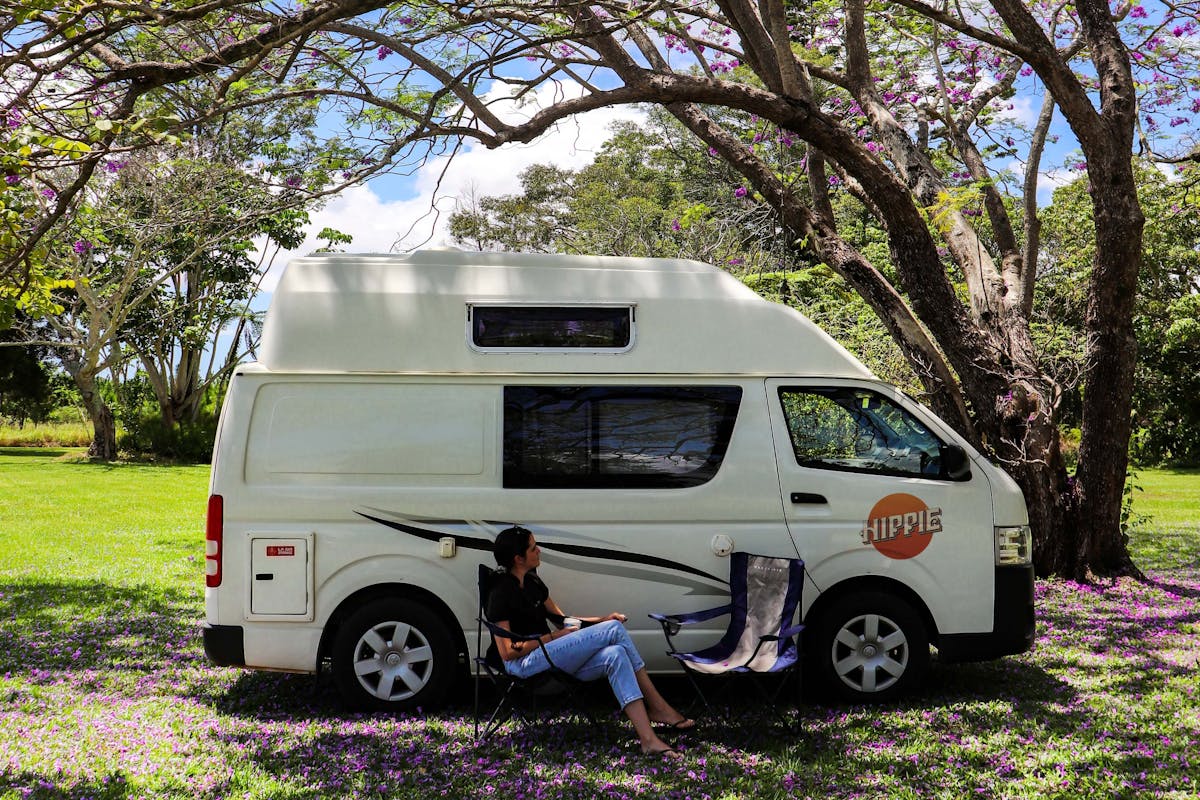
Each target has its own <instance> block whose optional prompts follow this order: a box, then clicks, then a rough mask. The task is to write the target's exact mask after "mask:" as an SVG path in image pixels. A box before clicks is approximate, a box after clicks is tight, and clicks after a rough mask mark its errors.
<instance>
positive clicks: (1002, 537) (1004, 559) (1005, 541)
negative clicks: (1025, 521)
mask: <svg viewBox="0 0 1200 800" xmlns="http://www.w3.org/2000/svg"><path fill="white" fill-rule="evenodd" d="M1031 563H1033V532H1032V531H1031V530H1030V529H1029V526H1028V525H1014V526H1009V527H1003V528H1000V527H998V528H996V566H998V567H1013V566H1024V565H1025V564H1031Z"/></svg>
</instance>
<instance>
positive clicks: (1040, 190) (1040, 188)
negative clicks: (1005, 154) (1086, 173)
mask: <svg viewBox="0 0 1200 800" xmlns="http://www.w3.org/2000/svg"><path fill="white" fill-rule="evenodd" d="M1007 169H1008V171H1009V172H1011V173H1012V174H1013V175H1015V176H1016V177H1017V180H1018V181H1021V180H1022V179H1023V178H1024V176H1025V162H1024V161H1022V160H1020V159H1016V158H1014V159H1013V160H1012V161H1010V162H1008V165H1007ZM1082 174H1083V173H1081V172H1079V171H1078V170H1075V169H1071V168H1070V167H1060V168H1058V169H1046V170H1040V171H1039V172H1038V183H1037V202H1038V205H1039V206H1044V205H1046V204H1048V203H1049V202H1050V196H1051V195H1052V194H1054V190H1055V189H1057V188H1059V187H1060V186H1066V185H1067V184H1068V183H1070V182H1071V181H1073V180H1075V179H1077V178H1079V177H1080V176H1081V175H1082Z"/></svg>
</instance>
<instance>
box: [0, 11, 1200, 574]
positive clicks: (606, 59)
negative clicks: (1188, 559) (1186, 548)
mask: <svg viewBox="0 0 1200 800" xmlns="http://www.w3.org/2000/svg"><path fill="white" fill-rule="evenodd" d="M0 10H2V11H7V12H8V13H9V16H8V18H7V19H8V21H7V22H5V23H3V27H2V28H0V35H2V36H3V41H4V44H5V49H4V50H3V51H2V53H0V72H2V73H3V75H4V81H5V83H6V86H5V88H4V89H3V93H4V95H5V96H6V97H8V98H12V99H11V100H10V101H9V105H10V113H13V112H15V113H17V114H18V115H19V116H20V122H19V126H21V127H22V128H28V130H29V131H31V133H30V135H36V136H49V137H55V136H57V137H61V138H63V139H69V140H72V141H74V140H79V139H81V138H82V140H84V141H85V142H86V144H87V146H88V150H87V151H86V153H82V154H63V153H60V152H56V151H55V149H54V148H53V147H47V146H41V147H39V148H34V150H33V151H32V152H31V153H30V154H29V155H28V156H27V157H25V158H24V160H23V161H22V162H21V163H20V164H19V165H18V166H17V167H16V169H17V170H18V172H17V173H16V174H15V177H16V178H17V180H18V182H19V183H20V184H21V185H22V187H23V189H22V191H25V192H34V193H37V192H40V191H42V188H43V186H47V188H51V189H52V190H53V191H54V192H55V202H54V204H53V206H52V207H46V208H42V209H39V210H36V211H33V212H29V213H28V214H27V215H26V216H25V217H22V218H21V220H22V221H21V222H20V223H19V224H16V225H15V227H14V228H13V230H14V231H16V233H15V234H14V235H13V236H12V237H11V238H10V240H8V244H7V245H6V247H7V249H6V251H5V252H4V253H3V264H4V265H5V269H6V270H7V274H8V275H9V281H10V285H12V284H13V283H14V282H15V283H22V282H25V281H27V280H28V279H29V278H30V277H31V276H33V275H35V274H37V273H36V267H37V264H38V263H39V261H40V259H41V258H42V257H43V254H44V253H45V252H46V250H47V249H48V248H50V247H52V246H54V245H53V242H54V234H53V230H54V228H55V226H56V225H57V224H58V222H59V221H60V220H62V219H63V218H64V217H65V215H66V214H67V213H68V211H69V210H70V209H71V208H72V204H73V203H77V202H78V198H79V196H80V193H81V191H82V190H83V187H84V186H86V185H87V184H88V183H89V181H91V180H93V179H94V178H95V175H96V171H97V167H98V166H99V165H100V164H101V163H102V162H103V161H104V160H105V159H106V158H108V157H109V156H110V153H111V152H112V151H113V150H114V148H131V147H139V146H143V145H145V144H148V143H150V142H152V141H155V140H156V137H157V138H161V137H163V136H170V135H180V136H183V135H186V133H187V131H188V129H189V126H192V125H195V124H199V123H202V122H203V121H205V120H208V119H213V118H215V116H216V115H219V114H221V113H225V112H228V111H231V110H234V111H244V110H247V109H250V108H254V109H256V110H257V112H256V113H258V114H261V115H265V116H269V115H271V114H274V113H277V112H279V111H280V110H281V109H289V108H296V107H301V108H305V109H306V110H308V112H309V113H312V114H315V115H321V116H320V119H321V120H322V123H321V124H319V125H315V126H311V127H308V128H305V129H302V130H297V131H296V137H295V140H294V141H289V142H288V143H287V144H286V145H285V146H281V147H280V148H279V151H278V152H273V153H268V154H266V155H265V156H264V157H265V159H266V161H265V167H264V169H266V171H267V173H268V174H272V175H277V176H279V177H280V178H282V181H283V183H285V184H286V183H294V184H295V185H297V186H306V187H310V188H314V189H315V190H316V191H323V190H325V189H326V188H327V187H329V185H330V182H331V181H337V180H342V179H343V176H344V179H346V180H354V179H356V178H359V177H362V176H364V175H367V174H370V173H372V172H375V171H378V170H381V169H385V168H386V169H405V168H408V167H409V166H410V165H412V164H414V163H419V161H420V160H422V159H424V158H425V157H426V156H428V155H429V154H430V153H432V152H438V151H443V152H445V151H452V150H453V149H454V148H455V147H458V146H460V145H461V143H462V142H463V141H466V140H475V141H477V142H480V143H482V144H484V145H485V146H488V147H498V146H501V145H504V144H506V143H514V142H529V141H532V140H534V139H536V138H537V137H538V136H539V135H540V134H542V133H543V132H545V131H546V130H547V129H548V128H549V127H550V126H552V125H553V124H555V123H556V122H557V121H559V120H562V119H564V118H566V117H568V116H571V115H575V114H578V113H580V112H584V111H587V110H590V109H594V108H600V107H605V106H612V105H617V104H628V103H650V104H655V105H658V106H661V107H662V108H664V109H666V110H667V111H668V112H670V113H671V114H672V115H673V116H674V117H675V118H676V119H678V120H679V121H680V122H681V123H682V124H683V125H684V126H685V127H686V128H687V129H688V130H689V131H691V132H692V134H693V135H694V136H695V137H697V138H698V139H699V140H701V141H702V142H704V144H705V146H706V147H707V148H711V151H712V152H713V153H715V154H716V155H717V156H718V157H719V158H720V159H722V160H723V161H724V162H725V163H726V164H727V165H728V167H729V168H731V169H732V170H734V171H735V172H736V173H737V174H738V175H739V176H740V181H739V183H740V188H742V189H743V190H745V191H746V192H748V193H749V192H754V193H756V195H757V196H760V197H762V198H763V201H764V202H765V204H766V205H767V206H769V207H770V208H771V209H773V210H774V212H775V214H776V217H777V220H778V224H779V227H780V228H782V229H783V230H785V231H787V232H788V233H787V235H788V237H789V239H788V240H789V241H791V242H794V243H796V244H795V248H796V250H797V251H807V252H809V253H810V254H811V255H812V256H814V257H816V258H818V259H820V260H821V261H822V262H824V263H825V264H827V265H829V267H830V268H832V269H833V270H835V271H836V272H837V273H838V274H839V275H840V276H841V277H842V278H843V279H844V280H845V281H846V282H847V284H848V285H850V286H852V287H854V289H855V290H856V291H857V292H858V293H859V294H860V295H861V296H862V297H863V298H864V300H865V302H867V303H868V304H869V305H870V307H871V308H872V309H873V310H874V311H875V312H876V313H877V314H878V315H879V317H880V319H881V320H882V321H883V324H884V325H886V327H887V329H888V331H889V334H890V335H891V336H892V337H893V339H894V340H895V341H896V342H897V345H898V346H899V347H900V349H901V351H902V352H903V353H904V355H905V358H906V359H907V360H908V361H909V362H910V364H911V365H912V366H913V369H914V371H915V373H916V374H917V375H918V376H919V378H920V380H921V382H922V385H923V388H924V390H925V392H926V394H927V397H928V399H929V402H930V403H931V404H932V405H933V406H934V407H935V408H936V409H937V410H938V411H939V413H941V414H942V416H943V417H945V418H946V419H948V420H949V421H950V422H951V423H952V424H954V425H956V426H957V427H958V428H959V429H960V430H961V431H963V433H964V434H965V435H967V436H968V437H969V438H970V439H972V440H973V441H975V442H976V443H977V444H979V445H980V446H983V447H986V448H987V449H988V450H989V451H990V452H991V453H992V455H993V456H994V457H996V458H998V459H1000V460H1001V461H1002V462H1003V463H1005V465H1006V466H1007V467H1008V468H1009V470H1010V471H1011V472H1012V473H1013V474H1014V476H1015V477H1016V478H1017V480H1018V481H1019V482H1020V483H1021V485H1022V488H1023V489H1024V490H1025V493H1026V497H1027V500H1028V502H1029V506H1030V511H1031V517H1032V522H1033V524H1034V526H1035V531H1036V548H1035V549H1036V551H1037V560H1038V564H1039V567H1040V568H1041V569H1042V571H1044V572H1045V571H1057V572H1062V573H1066V574H1071V575H1075V576H1080V577H1082V576H1085V575H1086V573H1087V572H1088V570H1089V569H1094V570H1098V571H1108V572H1112V571H1120V570H1124V569H1129V568H1131V565H1130V563H1129V558H1128V552H1127V549H1126V546H1125V540H1124V538H1123V536H1122V534H1121V532H1120V528H1119V515H1120V499H1121V490H1122V487H1123V486H1124V478H1125V468H1126V458H1125V452H1126V447H1125V444H1126V442H1127V441H1128V438H1129V433H1130V419H1129V417H1130V415H1129V411H1130V403H1131V396H1132V391H1133V388H1132V387H1133V381H1134V363H1135V352H1136V350H1135V345H1136V334H1135V330H1134V324H1133V320H1134V303H1133V298H1134V295H1135V288H1136V279H1137V275H1138V271H1139V268H1140V265H1141V249H1142V225H1143V220H1144V217H1143V214H1142V211H1141V208H1140V206H1139V204H1138V198H1137V192H1136V181H1135V178H1134V173H1133V168H1132V164H1131V156H1132V155H1133V154H1134V152H1135V150H1140V151H1141V152H1142V154H1143V155H1146V156H1156V157H1164V158H1174V159H1189V158H1192V157H1193V151H1192V150H1191V148H1192V147H1193V146H1194V141H1193V138H1192V137H1193V132H1192V131H1191V130H1190V127H1185V126H1190V123H1189V122H1188V120H1189V119H1190V118H1191V116H1190V115H1191V114H1194V113H1195V111H1196V110H1197V109H1196V108H1194V107H1193V105H1194V104H1195V103H1196V102H1197V100H1196V96H1195V91H1196V88H1197V87H1196V82H1197V78H1196V76H1197V72H1196V70H1195V64H1194V59H1195V56H1196V51H1195V48H1194V47H1193V46H1192V44H1191V42H1192V41H1193V40H1194V37H1195V34H1196V30H1197V27H1196V25H1197V23H1196V19H1195V9H1194V8H1192V7H1190V6H1177V5H1172V4H1162V5H1158V6H1153V7H1143V6H1141V5H1136V4H1133V3H1127V2H1121V3H1118V4H1116V5H1115V6H1110V4H1109V3H1108V2H1107V0H1074V2H1070V3H1062V4H1050V3H1024V2H1020V0H991V2H980V3H974V4H968V5H954V6H947V5H943V4H938V5H930V4H927V3H925V2H923V1H922V0H877V1H873V2H870V3H868V2H867V0H816V2H813V3H809V4H805V5H803V6H790V5H787V4H785V3H782V2H779V0H765V2H762V3H749V2H745V1H744V0H716V1H715V2H700V3H695V2H690V0H689V2H687V3H673V2H665V3H654V4H643V3H633V4H629V3H607V2H593V3H577V2H570V3H553V4H543V3H538V2H530V1H529V0H519V1H517V2H486V3H483V4H474V5H467V6H463V5H460V4H445V3H438V2H430V1H429V0H421V2H417V3H413V4H407V5H397V4H391V3H383V2H374V1H373V0H317V1H316V2H312V3H306V4H302V5H299V6H295V7H293V6H278V5H276V4H268V3H257V2H250V3H242V2H238V3H232V2H229V3H226V2H221V0H214V1H213V2H207V3H206V2H194V3H193V2H189V3H182V4H171V5H170V6H169V7H168V6H163V5H154V6H144V5H125V4H120V3H116V4H113V3H104V4H99V3H97V4H92V3H89V2H72V3H68V4H66V5H65V6H63V5H61V4H56V5H55V6H53V7H50V6H49V5H47V4H41V3H37V4H34V6H33V7H32V8H30V7H29V6H28V4H26V3H25V2H24V0H23V2H22V3H20V4H15V3H13V2H12V1H11V0H6V1H4V2H0ZM1035 76H1036V81H1037V82H1038V87H1040V88H1039V91H1040V94H1041V96H1042V97H1043V98H1044V101H1043V105H1042V111H1041V113H1040V115H1039V116H1038V119H1037V120H1036V121H1035V122H1034V123H1032V125H1030V126H1028V127H1025V126H1022V125H1019V124H1017V123H1016V120H1014V118H1013V117H1012V115H1011V114H1009V113H1007V112H1009V111H1010V110H1011V109H1009V108H1008V106H1009V105H1010V104H1012V103H1013V101H1014V99H1015V98H1019V96H1020V95H1019V93H1020V92H1021V91H1023V90H1028V89H1029V88H1031V87H1032V81H1033V80H1034V77H1035ZM181 86H186V87H188V88H187V93H186V94H187V102H180V101H179V99H178V97H177V96H176V94H175V92H176V90H177V89H178V88H179V87H181ZM52 93H53V94H52ZM539 100H540V103H538V102H535V101H539ZM1055 113H1059V114H1061V116H1062V118H1063V119H1064V120H1065V121H1066V124H1067V125H1068V126H1069V127H1070V129H1071V131H1072V133H1073V135H1074V137H1075V138H1076V139H1077V141H1078V143H1079V148H1080V163H1081V164H1085V165H1086V170H1087V173H1088V175H1089V176H1090V177H1091V179H1092V184H1091V185H1092V192H1091V194H1090V199H1091V203H1092V212H1093V214H1092V223H1093V229H1094V234H1095V242H1096V247H1095V250H1094V256H1093V261H1092V264H1091V271H1090V277H1089V283H1088V287H1087V291H1086V293H1085V298H1084V299H1085V305H1086V310H1085V313H1084V321H1083V324H1084V329H1085V332H1086V338H1085V341H1086V347H1087V352H1086V357H1085V359H1084V366H1083V370H1084V375H1083V380H1084V383H1085V385H1086V386H1093V387H1104V389H1103V391H1099V392H1097V391H1093V392H1086V391H1085V394H1084V399H1083V403H1082V438H1081V445H1080V460H1079V470H1078V474H1077V476H1076V478H1077V480H1076V481H1075V482H1074V483H1071V482H1068V481H1067V476H1066V471H1065V469H1064V466H1063V464H1062V461H1061V453H1060V448H1059V443H1058V440H1057V433H1056V431H1057V428H1056V425H1055V421H1056V414H1057V413H1058V407H1059V404H1060V402H1061V400H1062V396H1063V392H1062V390H1061V387H1060V386H1059V385H1058V384H1057V383H1056V381H1055V378H1054V376H1053V375H1050V374H1047V373H1046V372H1045V371H1044V370H1043V369H1042V368H1041V366H1040V365H1041V359H1040V357H1039V353H1038V352H1037V347H1036V341H1035V339H1034V337H1033V334H1032V326H1033V324H1034V320H1033V311H1032V298H1033V288H1034V284H1035V282H1036V278H1037V269H1036V265H1037V259H1036V253H1037V247H1038V239H1039V224H1040V223H1039V220H1038V214H1037V208H1036V181H1037V174H1038V171H1039V170H1040V169H1041V153H1042V150H1043V149H1044V146H1045V143H1046V140H1047V137H1048V135H1049V128H1050V120H1051V118H1052V116H1053V115H1054V114H1055ZM175 117H179V119H180V121H179V122H178V123H175V122H174V119H175ZM334 119H336V123H335V124H330V122H331V121H332V120H334ZM1177 120H1179V122H1177ZM69 132H76V134H75V135H74V137H72V136H71V135H69ZM1168 151H1169V152H1168ZM302 157H310V158H311V159H312V160H311V162H309V164H310V166H309V168H308V169H307V170H305V171H303V172H300V169H299V165H300V161H299V159H301V158H302ZM998 158H1012V159H1017V160H1019V161H1020V162H1022V172H1023V174H1022V175H1020V176H1019V181H1018V182H1017V183H1019V186H1017V185H1014V186H1013V187H1012V191H1011V194H1012V197H1013V198H1015V200H1010V199H1009V197H1008V196H1006V193H1005V191H1004V189H1005V188H1006V187H1004V186H1003V181H1002V179H1001V176H999V175H997V174H996V172H995V171H994V167H993V165H994V164H995V163H996V159H998ZM285 175H286V176H287V177H283V176H285ZM51 176H56V177H54V181H55V183H54V185H53V186H48V183H47V182H48V181H50V180H51ZM729 188H730V190H731V191H733V190H736V188H737V187H733V186H730V187H729ZM843 192H848V193H850V194H852V195H854V196H855V197H857V198H858V199H859V201H860V202H862V204H863V205H864V207H866V208H868V209H869V210H870V213H871V214H872V215H873V216H874V217H875V218H876V219H877V220H878V221H879V223H880V224H881V226H882V228H883V229H884V230H885V231H886V232H887V241H886V247H887V262H888V264H889V265H890V267H891V268H892V269H894V270H895V280H894V281H893V280H892V279H891V276H890V275H889V274H888V272H887V271H886V269H885V268H884V265H883V264H881V263H877V261H878V258H877V256H876V255H875V254H870V253H864V252H862V251H861V250H859V249H858V248H856V247H855V246H854V244H853V242H851V241H849V240H848V239H847V238H846V237H845V236H844V235H843V231H842V229H841V227H840V221H839V219H838V217H837V215H836V214H835V213H834V202H833V201H834V198H836V196H837V195H838V194H841V193H843ZM1017 209H1021V210H1022V212H1023V213H1021V214H1017V213H1014V212H1015V211H1016V210H1017ZM59 246H61V245H59ZM14 276H15V277H14ZM906 298H907V299H906Z"/></svg>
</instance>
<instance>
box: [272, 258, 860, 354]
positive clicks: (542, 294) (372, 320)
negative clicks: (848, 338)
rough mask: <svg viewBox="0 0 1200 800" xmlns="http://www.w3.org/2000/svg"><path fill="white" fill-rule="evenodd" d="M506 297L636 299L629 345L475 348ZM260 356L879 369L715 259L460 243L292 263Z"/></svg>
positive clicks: (571, 302) (536, 302)
mask: <svg viewBox="0 0 1200 800" xmlns="http://www.w3.org/2000/svg"><path fill="white" fill-rule="evenodd" d="M506 304H511V305H512V306H516V307H522V306H524V307H528V306H535V307H540V308H553V307H555V306H564V307H587V306H591V305H597V306H609V307H622V306H629V307H630V308H631V309H632V311H631V314H632V318H633V331H632V335H631V337H630V343H629V345H628V346H627V347H625V348H623V349H620V351H619V352H617V351H614V352H597V351H596V350H588V349H580V350H576V351H564V350H562V349H550V348H547V349H545V350H538V349H536V348H529V349H523V350H519V351H514V350H511V349H510V350H494V351H489V350H487V349H481V348H479V347H476V346H473V344H472V339H471V328H470V326H469V324H468V319H469V317H468V315H469V313H471V309H472V308H476V307H481V306H483V307H488V306H504V305H506ZM260 356H261V361H260V363H261V365H262V366H263V367H265V368H266V369H268V370H271V371H281V372H414V373H610V374H611V373H636V374H713V375H726V374H729V375H735V374H747V373H749V374H776V375H821V376H827V377H846V378H869V377H871V374H870V372H869V371H868V370H867V368H866V367H864V366H863V365H862V363H861V362H859V361H858V359H856V358H855V357H854V356H852V355H850V354H849V353H848V352H847V351H846V350H845V349H844V348H843V347H842V346H841V345H839V344H838V343H837V342H835V341H834V340H833V339H832V338H830V337H829V336H828V335H827V334H826V333H825V332H824V331H822V330H821V329H820V328H818V327H817V326H816V325H814V324H813V323H812V322H811V321H810V320H809V319H808V318H806V317H805V316H803V315H802V314H800V313H799V312H797V311H795V310H793V309H790V308H787V307H786V306H782V305H779V304H777V303H772V302H769V301H767V300H764V299H763V298H761V297H759V296H758V295H757V294H755V293H754V292H753V291H752V290H751V289H749V288H748V287H746V286H745V285H744V284H743V283H741V282H740V281H738V280H737V279H736V278H734V277H733V276H731V275H729V274H728V273H725V272H723V271H721V270H719V269H717V268H716V267H713V266H710V265H708V264H702V263H700V262H698V261H686V260H681V259H650V258H614V257H602V256H560V255H531V254H523V253H478V252H467V251H460V250H425V251H418V252H415V253H410V254H407V255H362V254H327V255H315V256H308V257H306V258H300V259H297V260H295V261H292V262H291V263H290V264H289V265H288V267H287V268H286V270H285V271H284V274H283V277H282V279H281V280H280V283H279V286H278V287H277V288H276V290H275V293H274V296H273V298H272V301H271V307H270V309H269V311H268V312H267V318H266V324H265V327H264V329H263V338H262V347H261V350H260Z"/></svg>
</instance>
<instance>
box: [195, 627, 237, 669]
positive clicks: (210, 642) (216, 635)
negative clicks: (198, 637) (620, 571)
mask: <svg viewBox="0 0 1200 800" xmlns="http://www.w3.org/2000/svg"><path fill="white" fill-rule="evenodd" d="M203 631H204V655H206V656H208V660H209V661H211V662H212V663H214V664H216V665H217V666H218V667H244V666H246V647H245V644H244V643H243V641H242V626H241V625H208V624H205V625H204V628H203Z"/></svg>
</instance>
